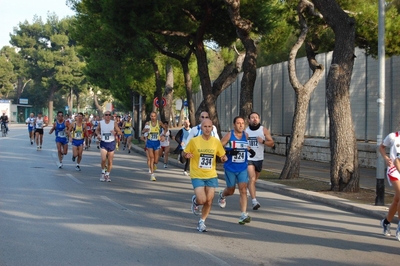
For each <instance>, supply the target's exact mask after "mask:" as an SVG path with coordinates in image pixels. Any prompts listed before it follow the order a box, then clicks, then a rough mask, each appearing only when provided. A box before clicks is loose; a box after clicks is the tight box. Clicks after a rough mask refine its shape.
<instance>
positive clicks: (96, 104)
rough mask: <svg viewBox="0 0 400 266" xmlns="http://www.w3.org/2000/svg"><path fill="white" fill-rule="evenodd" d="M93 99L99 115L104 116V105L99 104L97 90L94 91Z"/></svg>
mask: <svg viewBox="0 0 400 266" xmlns="http://www.w3.org/2000/svg"><path fill="white" fill-rule="evenodd" d="M93 101H94V105H95V106H96V109H97V115H99V116H100V117H102V116H103V107H102V106H101V105H100V104H99V100H98V99H97V92H96V91H93Z"/></svg>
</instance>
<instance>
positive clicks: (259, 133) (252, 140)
mask: <svg viewBox="0 0 400 266" xmlns="http://www.w3.org/2000/svg"><path fill="white" fill-rule="evenodd" d="M245 132H246V133H247V134H248V136H249V139H248V143H249V146H250V147H251V148H252V149H253V151H255V152H256V155H255V156H254V157H253V158H250V154H249V153H247V155H248V157H247V159H248V160H249V161H262V160H264V144H262V143H259V142H258V139H257V137H260V138H262V139H263V140H265V136H264V127H263V126H260V127H259V129H257V130H251V129H250V127H247V128H246V129H245Z"/></svg>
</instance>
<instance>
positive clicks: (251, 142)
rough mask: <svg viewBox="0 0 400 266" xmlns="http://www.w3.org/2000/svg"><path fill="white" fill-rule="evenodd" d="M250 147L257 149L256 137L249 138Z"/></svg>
mask: <svg viewBox="0 0 400 266" xmlns="http://www.w3.org/2000/svg"><path fill="white" fill-rule="evenodd" d="M248 142H249V145H250V147H252V148H257V147H258V140H257V137H254V138H249V140H248Z"/></svg>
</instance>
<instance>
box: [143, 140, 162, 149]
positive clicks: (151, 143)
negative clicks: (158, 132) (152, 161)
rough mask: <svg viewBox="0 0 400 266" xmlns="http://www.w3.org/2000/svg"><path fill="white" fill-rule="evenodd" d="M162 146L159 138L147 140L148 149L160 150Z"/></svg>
mask: <svg viewBox="0 0 400 266" xmlns="http://www.w3.org/2000/svg"><path fill="white" fill-rule="evenodd" d="M160 147H161V144H160V141H159V140H147V141H146V148H147V149H153V150H155V151H156V150H159V149H160Z"/></svg>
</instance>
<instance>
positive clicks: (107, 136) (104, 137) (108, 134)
mask: <svg viewBox="0 0 400 266" xmlns="http://www.w3.org/2000/svg"><path fill="white" fill-rule="evenodd" d="M110 136H111V133H103V139H104V140H110Z"/></svg>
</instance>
